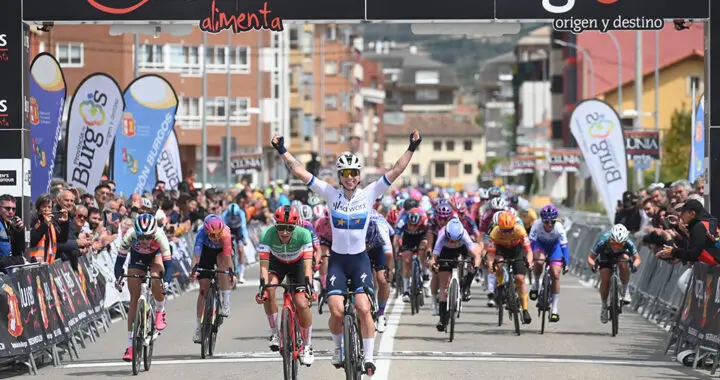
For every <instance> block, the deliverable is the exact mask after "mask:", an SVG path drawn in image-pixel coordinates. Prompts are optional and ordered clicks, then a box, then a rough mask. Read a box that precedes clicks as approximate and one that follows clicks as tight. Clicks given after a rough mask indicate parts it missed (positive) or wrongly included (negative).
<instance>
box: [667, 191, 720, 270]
mask: <svg viewBox="0 0 720 380" xmlns="http://www.w3.org/2000/svg"><path fill="white" fill-rule="evenodd" d="M678 211H680V220H681V222H682V223H684V224H685V225H686V226H687V232H688V239H687V244H686V245H685V246H684V247H677V246H670V245H665V246H664V247H663V249H662V250H660V252H658V253H657V257H658V258H661V259H664V260H670V259H679V260H681V261H683V262H697V261H699V262H703V263H706V264H708V265H718V264H719V263H720V248H718V247H717V246H716V244H717V240H716V236H717V219H715V218H713V217H712V216H710V214H708V213H707V211H705V207H703V205H702V204H701V203H700V202H698V201H697V200H694V199H691V200H688V201H687V202H685V204H684V205H682V206H681V207H680V208H679V210H678Z"/></svg>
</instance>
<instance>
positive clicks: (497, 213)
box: [492, 210, 505, 226]
mask: <svg viewBox="0 0 720 380" xmlns="http://www.w3.org/2000/svg"><path fill="white" fill-rule="evenodd" d="M504 212H505V210H500V211H497V212H495V213H494V214H493V218H492V223H493V225H495V226H497V224H498V219H500V214H502V213H504Z"/></svg>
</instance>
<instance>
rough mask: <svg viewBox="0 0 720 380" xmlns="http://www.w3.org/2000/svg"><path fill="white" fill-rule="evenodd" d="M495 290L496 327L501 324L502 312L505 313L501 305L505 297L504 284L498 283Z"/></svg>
mask: <svg viewBox="0 0 720 380" xmlns="http://www.w3.org/2000/svg"><path fill="white" fill-rule="evenodd" d="M496 290H497V292H495V296H496V297H495V302H497V309H498V327H500V326H502V324H503V314H504V313H505V308H504V307H503V298H504V297H505V295H504V293H505V285H504V284H503V285H498V287H497V289H496Z"/></svg>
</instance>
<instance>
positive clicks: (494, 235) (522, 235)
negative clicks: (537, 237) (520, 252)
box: [488, 224, 530, 255]
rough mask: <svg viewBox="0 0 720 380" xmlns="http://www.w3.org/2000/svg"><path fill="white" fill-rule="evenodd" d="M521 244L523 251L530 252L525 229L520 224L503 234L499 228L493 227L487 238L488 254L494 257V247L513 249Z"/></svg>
mask: <svg viewBox="0 0 720 380" xmlns="http://www.w3.org/2000/svg"><path fill="white" fill-rule="evenodd" d="M521 244H522V247H523V249H524V250H525V251H530V239H528V235H527V232H525V228H523V227H522V226H521V225H520V224H516V225H515V227H514V228H513V229H512V231H511V232H504V231H503V230H501V229H500V227H495V228H493V229H492V231H490V236H489V238H488V253H489V254H493V255H494V254H495V252H496V246H500V247H503V248H515V247H517V246H518V245H521Z"/></svg>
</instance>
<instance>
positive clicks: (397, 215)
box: [385, 210, 400, 226]
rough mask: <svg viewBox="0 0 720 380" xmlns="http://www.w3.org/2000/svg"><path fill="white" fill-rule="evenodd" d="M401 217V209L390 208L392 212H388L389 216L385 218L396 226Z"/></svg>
mask: <svg viewBox="0 0 720 380" xmlns="http://www.w3.org/2000/svg"><path fill="white" fill-rule="evenodd" d="M399 218H400V211H399V210H390V212H388V214H387V218H385V220H387V222H388V223H390V225H392V226H394V225H396V224H397V221H398V219H399Z"/></svg>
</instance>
